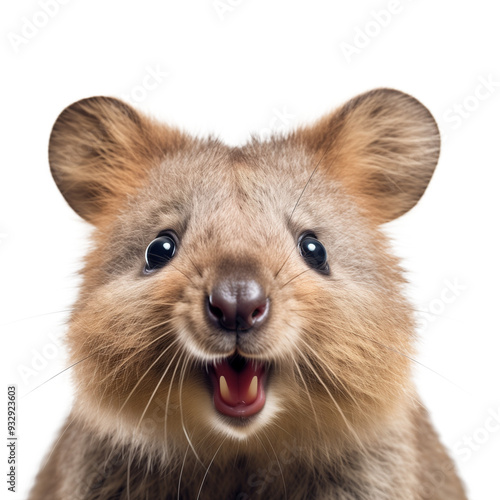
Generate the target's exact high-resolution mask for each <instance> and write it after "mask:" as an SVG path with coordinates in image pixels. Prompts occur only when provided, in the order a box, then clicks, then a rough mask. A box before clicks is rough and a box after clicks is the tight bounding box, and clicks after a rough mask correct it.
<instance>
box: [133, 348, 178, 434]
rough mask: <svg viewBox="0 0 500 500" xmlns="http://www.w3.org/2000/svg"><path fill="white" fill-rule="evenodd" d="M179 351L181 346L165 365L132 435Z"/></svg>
mask: <svg viewBox="0 0 500 500" xmlns="http://www.w3.org/2000/svg"><path fill="white" fill-rule="evenodd" d="M181 349H182V346H180V347H179V348H178V349H177V351H175V353H174V355H173V356H172V359H171V360H170V363H169V364H168V365H167V367H166V368H165V370H164V372H163V374H162V376H161V377H160V380H159V381H158V383H157V384H156V387H155V388H154V391H153V393H152V394H151V397H150V398H149V401H148V403H147V405H146V407H145V408H144V411H143V412H142V415H141V417H140V419H139V423H138V424H137V426H136V428H135V429H134V433H135V432H136V431H137V430H138V429H139V427H140V425H141V422H142V420H143V418H144V415H146V412H147V411H148V408H149V405H150V404H151V401H153V398H154V396H155V394H156V392H157V391H158V388H159V387H160V385H161V383H162V382H163V379H164V378H165V376H166V375H167V372H168V369H169V368H170V367H171V366H172V363H173V362H174V360H175V358H176V357H177V354H179V351H180V350H181Z"/></svg>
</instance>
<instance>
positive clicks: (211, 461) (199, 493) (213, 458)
mask: <svg viewBox="0 0 500 500" xmlns="http://www.w3.org/2000/svg"><path fill="white" fill-rule="evenodd" d="M226 440H227V436H226V437H225V438H224V439H223V440H222V443H221V444H220V445H219V447H218V448H217V451H216V452H215V453H214V456H213V457H212V460H210V463H209V464H208V467H207V470H206V471H205V475H204V476H203V479H202V481H201V485H200V489H199V490H198V496H197V497H196V500H199V498H200V495H201V490H202V488H203V484H204V483H205V479H206V478H207V475H208V471H209V470H210V467H211V466H212V464H213V462H214V460H215V457H216V456H217V453H219V450H220V449H221V448H222V445H223V444H224V443H225V442H226Z"/></svg>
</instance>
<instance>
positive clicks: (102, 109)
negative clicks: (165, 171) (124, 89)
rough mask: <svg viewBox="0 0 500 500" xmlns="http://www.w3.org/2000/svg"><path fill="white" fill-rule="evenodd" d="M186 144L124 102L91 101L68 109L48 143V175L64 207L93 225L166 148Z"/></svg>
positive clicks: (60, 117) (127, 191)
mask: <svg viewBox="0 0 500 500" xmlns="http://www.w3.org/2000/svg"><path fill="white" fill-rule="evenodd" d="M184 142H186V139H185V138H184V137H183V136H182V135H181V134H180V132H178V131H176V130H173V129H170V128H168V127H166V126H163V125H159V124H157V123H156V122H154V121H153V120H150V119H149V118H146V117H145V116H143V115H141V114H139V113H138V112H136V111H135V110H134V109H132V108H131V107H130V106H128V105H127V104H125V103H124V102H122V101H120V100H118V99H114V98H111V97H91V98H89V99H83V100H81V101H78V102H76V103H74V104H72V105H70V106H68V107H67V108H66V109H65V110H64V111H63V112H62V113H61V114H60V115H59V117H58V118H57V120H56V122H55V124H54V127H53V128H52V133H51V136H50V142H49V163H50V169H51V172H52V176H53V177H54V180H55V181H56V184H57V186H58V187H59V190H60V191H61V193H62V195H63V196H64V198H65V199H66V201H67V202H68V203H69V205H70V206H71V207H72V208H73V209H74V210H75V212H77V213H78V214H79V215H80V216H81V217H83V218H84V219H85V220H87V221H89V222H91V223H93V224H98V223H99V222H100V221H101V220H103V218H104V217H105V216H106V215H107V214H109V213H110V212H112V211H113V210H114V209H116V208H117V207H118V206H119V204H120V203H122V202H123V200H124V199H125V197H126V195H127V194H130V193H132V192H133V191H134V190H135V189H136V188H137V187H138V186H139V185H140V184H141V181H142V180H143V179H144V178H145V176H146V175H147V173H148V171H149V169H150V167H151V166H152V165H153V164H155V163H158V162H159V161H161V159H162V158H163V157H164V156H165V155H166V154H167V153H168V151H170V150H175V149H178V148H180V147H182V145H183V144H184Z"/></svg>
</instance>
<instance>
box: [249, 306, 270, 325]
mask: <svg viewBox="0 0 500 500" xmlns="http://www.w3.org/2000/svg"><path fill="white" fill-rule="evenodd" d="M268 302H269V301H268V300H266V302H264V303H262V304H261V305H259V306H258V307H256V308H255V309H254V311H253V312H252V314H251V315H250V318H249V324H250V325H251V326H253V325H254V324H256V323H257V322H259V321H261V320H262V319H263V318H264V316H265V315H266V313H267V308H268Z"/></svg>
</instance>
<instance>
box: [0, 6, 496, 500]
mask: <svg viewBox="0 0 500 500" xmlns="http://www.w3.org/2000/svg"><path fill="white" fill-rule="evenodd" d="M51 1H52V2H54V1H55V0H51ZM42 3H43V2H42V1H40V2H38V1H26V0H24V1H17V2H5V3H4V5H3V9H2V10H3V12H2V16H1V18H2V21H1V23H2V27H1V30H2V33H1V42H0V50H1V54H2V72H3V77H2V79H1V86H2V93H1V98H2V110H1V113H0V115H1V119H2V133H1V137H2V147H1V149H0V154H1V156H2V157H1V160H0V173H1V180H0V190H1V192H0V203H1V210H0V217H1V219H0V234H1V236H0V265H1V267H0V280H1V281H0V282H1V285H2V286H1V297H0V305H1V318H0V325H1V333H2V337H1V338H2V357H3V358H4V359H3V360H2V367H6V370H7V371H6V373H5V374H4V375H3V377H2V379H3V385H2V389H1V391H2V394H5V392H6V386H7V384H8V383H16V384H17V385H18V392H19V394H20V395H23V396H24V395H25V394H27V393H28V392H29V391H31V390H32V389H34V388H35V387H37V386H38V385H39V384H41V383H43V382H44V381H46V380H47V379H49V378H50V377H51V376H53V375H55V374H57V373H58V372H59V371H60V370H62V369H63V368H64V367H65V366H66V361H65V355H64V350H63V348H62V347H61V346H60V344H59V340H58V339H60V337H61V336H62V334H63V333H64V321H65V318H66V315H67V312H66V311H67V309H68V307H69V306H70V304H71V302H72V300H74V298H75V292H76V288H77V283H78V279H77V275H76V271H77V269H78V268H79V263H80V260H81V257H82V255H83V254H84V252H85V249H86V237H87V235H88V233H89V227H87V225H86V224H85V223H83V222H82V221H80V220H79V218H78V216H76V215H75V214H74V213H73V212H72V211H71V210H70V208H69V207H68V206H67V205H66V203H65V202H64V200H63V198H62V197H61V196H60V194H59V192H58V191H57V189H56V187H55V185H54V183H53V181H52V179H51V176H50V173H49V168H48V164H47V141H48V136H49V133H50V130H51V126H52V124H53V122H54V120H55V119H56V117H57V115H58V114H59V112H60V111H61V110H62V109H63V108H64V107H65V106H67V105H68V104H70V103H72V102H74V101H76V100H78V99H81V98H83V97H88V96H92V95H99V94H101V95H102V94H104V95H114V96H122V97H124V98H125V99H127V100H128V101H129V102H131V103H135V104H136V105H137V106H138V107H139V108H140V109H142V110H145V111H146V112H149V113H152V114H154V115H155V116H157V117H159V118H161V119H164V120H166V121H168V122H169V123H172V124H176V125H179V126H181V127H182V128H184V129H186V130H187V131H190V132H192V133H197V134H207V133H210V132H211V133H214V134H216V135H218V136H220V137H221V138H222V139H224V140H225V141H226V142H228V143H231V144H238V143H241V142H244V141H245V140H246V139H247V138H248V137H249V134H250V133H252V132H257V133H261V134H265V133H266V132H267V129H270V128H273V129H276V128H282V129H292V128H293V127H294V126H296V125H297V124H300V123H303V122H308V121H311V120H313V119H314V118H317V117H319V116H321V115H322V114H323V113H325V112H327V111H329V110H331V109H332V108H334V107H335V106H337V105H339V104H341V103H342V102H344V101H345V100H347V99H349V98H350V97H353V96H354V95H356V94H358V93H360V92H363V91H366V90H369V89H372V88H374V87H379V86H388V87H394V88H397V89H400V90H403V91H405V92H408V93H410V94H412V95H414V96H415V97H417V98H418V99H419V100H421V101H422V102H423V103H424V104H425V105H426V106H427V107H428V108H429V109H430V110H431V112H432V113H433V114H434V116H435V117H436V119H437V121H438V123H439V125H440V127H441V130H442V133H443V135H445V136H446V140H445V143H444V146H443V150H442V155H441V159H440V162H439V165H438V168H437V171H436V174H435V176H434V178H433V180H432V182H431V184H430V187H429V189H428V191H427V192H426V194H425V196H424V197H423V198H422V200H421V202H420V203H419V204H418V205H417V207H416V208H415V209H414V210H413V211H412V212H410V213H409V214H407V215H405V216H404V217H402V218H401V219H400V220H398V221H396V222H394V223H391V224H389V225H388V226H387V231H388V232H389V233H390V234H391V236H392V237H393V239H394V249H395V251H396V252H397V253H398V254H399V255H400V256H401V257H402V258H403V262H404V265H405V267H406V268H407V269H408V271H409V274H408V277H409V279H410V281H411V286H410V287H409V294H410V295H411V298H412V301H413V303H414V304H415V307H416V308H418V309H419V310H420V311H429V310H431V311H432V313H431V314H430V315H423V314H422V313H420V319H421V323H422V328H421V341H420V344H419V356H418V361H419V362H420V363H421V365H420V364H416V365H415V377H416V379H417V383H418V387H419V390H420V393H421V395H422V398H423V400H424V402H425V403H426V404H427V406H428V407H429V409H430V411H431V414H432V418H433V421H434V422H435V424H436V427H437V429H438V431H439V433H440V435H441V437H442V439H443V441H444V443H445V444H446V445H447V446H448V447H449V448H450V449H451V452H452V454H453V456H454V458H455V460H456V461H457V465H458V468H459V470H460V473H461V475H462V477H463V478H464V480H465V483H466V485H467V488H468V491H469V494H470V498H472V499H475V500H487V499H496V500H498V499H499V498H500V486H499V483H498V473H499V471H500V423H498V424H496V425H493V423H492V422H493V421H492V420H491V418H489V415H490V414H491V412H495V413H496V414H497V415H498V414H500V393H499V381H500V356H499V334H500V327H499V321H498V315H497V314H498V310H499V306H500V296H499V295H500V294H499V293H498V289H499V285H498V281H499V278H500V272H499V271H500V270H499V263H498V261H499V258H500V245H499V238H498V233H499V223H498V218H499V206H500V202H499V196H498V192H499V184H500V183H499V181H500V174H499V170H500V165H499V156H500V155H499V143H500V118H499V117H500V68H499V62H500V59H499V56H500V54H499V49H500V30H499V28H498V20H499V15H500V12H499V10H498V9H494V6H495V2H493V1H487V0H480V1H478V0H476V1H474V2H464V1H462V2H458V1H451V0H446V1H440V2H436V1H431V0H418V1H417V0H414V1H410V0H400V2H397V0H396V3H394V0H393V1H392V2H390V1H389V0H366V1H358V2H347V1H346V2H333V1H320V0H309V1H308V2H293V1H290V0H287V1H285V0H281V1H269V0H267V1H266V0H242V1H238V0H222V1H219V2H213V1H212V0H205V1H192V2H190V1H180V0H177V1H175V2H168V1H154V0H146V1H142V2H128V1H123V0H121V1H118V0H112V1H107V2H102V1H101V2H98V1H97V0H86V1H85V2H84V1H83V0H69V1H68V0H66V5H59V4H57V5H59V7H58V8H57V12H55V10H56V8H55V7H54V6H52V10H53V12H52V14H51V16H52V17H47V16H44V14H43V9H42V7H41V5H42ZM48 3H51V2H50V1H49V2H48ZM214 4H215V5H214ZM52 5H53V4H52ZM216 6H218V8H216ZM394 6H396V8H395V9H394V8H393V7H394ZM389 7H391V8H392V10H393V12H394V13H393V14H391V15H390V17H388V16H387V15H385V16H384V14H383V13H382V14H380V15H379V14H377V13H380V11H382V10H387V9H388V8H389ZM495 10H496V11H495ZM40 13H42V14H40ZM44 17H45V18H44ZM377 19H378V20H377ZM31 22H34V23H37V24H38V25H39V27H36V25H35V26H34V28H33V27H31V31H30V28H29V27H27V26H28V24H29V23H31ZM382 23H383V24H385V26H381V24H382ZM42 24H44V25H43V26H41V25H42ZM365 31H368V32H369V35H368V37H366V35H363V34H362V32H365ZM23 32H24V34H25V35H26V34H27V35H29V36H30V37H31V38H29V39H28V38H27V37H25V38H24V40H23V39H22V38H20V37H23ZM343 44H344V45H343ZM346 44H351V45H352V46H354V47H355V50H356V52H355V53H354V52H353V53H352V54H351V57H347V56H346V54H345V50H347V49H346V47H347V45H346ZM355 44H357V47H356V45H355ZM361 45H365V46H364V47H361ZM342 47H344V50H343V48H342ZM153 70H155V71H156V72H157V79H158V82H156V86H155V88H150V89H149V90H144V88H142V89H141V88H140V87H141V86H142V85H143V81H144V78H145V77H146V75H148V72H150V71H153ZM166 73H168V74H166ZM162 74H163V76H162ZM484 81H490V84H488V85H489V87H490V88H489V90H488V88H487V87H485V86H484V84H483V83H481V82H484ZM150 83H151V81H150ZM148 86H149V87H151V86H152V85H148ZM476 94H477V95H479V96H480V97H481V99H478V98H477V97H476V96H475V95H476ZM127 96H128V97H127ZM460 110H461V111H460ZM460 113H462V114H460ZM450 283H451V285H450ZM457 286H458V288H457ZM443 299H445V300H443ZM51 335H52V337H51ZM54 339H55V340H54ZM28 368H29V369H30V370H32V371H31V372H26V370H27V369H28ZM21 372H23V373H24V375H22V374H21ZM70 372H71V370H69V371H68V372H65V373H63V374H61V375H59V376H57V377H56V378H54V379H53V380H50V381H49V382H47V383H46V384H45V385H43V387H40V388H38V389H36V390H35V391H34V392H32V393H30V394H28V395H26V396H24V397H23V398H22V399H20V401H19V421H18V426H19V429H18V434H19V436H20V440H19V447H18V453H19V460H20V462H19V476H18V485H19V493H18V494H17V495H13V494H9V495H7V493H4V492H6V484H5V483H4V480H2V484H1V485H0V491H1V493H0V496H1V498H26V495H27V491H28V489H29V487H30V485H31V484H32V481H33V478H34V474H35V473H36V471H37V469H38V467H39V465H40V462H41V460H42V457H43V455H44V454H45V452H46V450H48V448H49V445H50V443H51V442H52V441H53V439H54V435H55V433H56V431H57V429H58V428H59V426H60V425H61V422H62V421H63V419H64V417H65V415H66V414H67V412H68V410H69V407H70V404H71V386H70ZM26 373H29V376H28V375H27V374H26ZM5 399H6V398H5V396H2V401H5ZM2 408H5V402H4V403H3V404H2ZM2 414H3V415H5V410H3V413H2ZM4 418H5V417H2V419H1V422H2V424H1V425H6V424H5V423H4V422H5V420H4ZM2 432H4V431H2ZM467 437H469V439H470V441H469V442H467ZM2 448H3V446H2ZM3 453H5V454H6V452H3ZM3 453H2V454H0V461H1V463H2V468H1V469H0V470H2V477H3V478H4V477H5V476H4V472H3V471H4V468H5V469H6V467H7V466H6V457H5V458H2V455H3ZM4 464H5V465H4Z"/></svg>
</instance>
